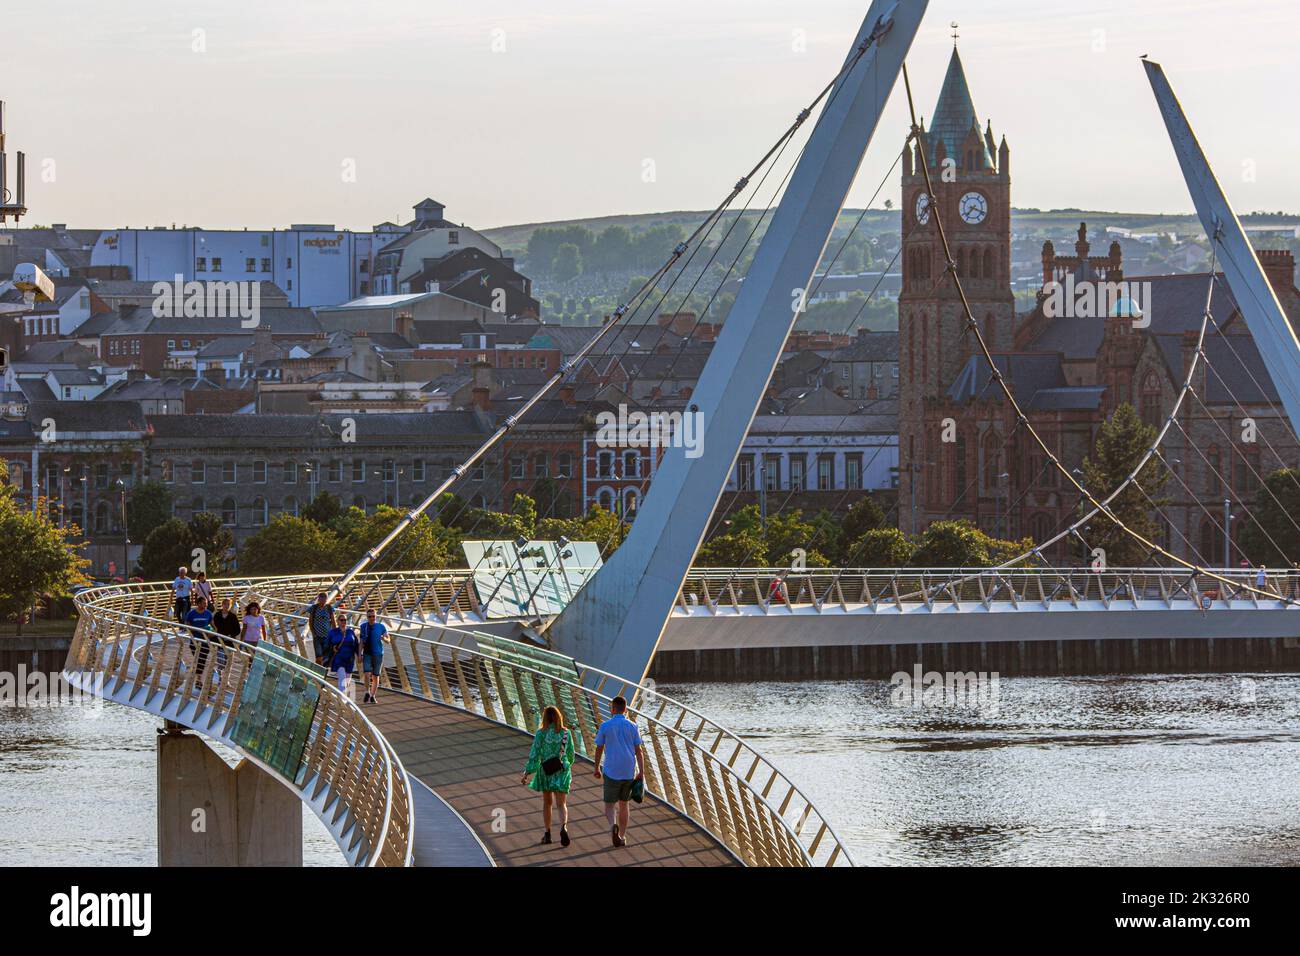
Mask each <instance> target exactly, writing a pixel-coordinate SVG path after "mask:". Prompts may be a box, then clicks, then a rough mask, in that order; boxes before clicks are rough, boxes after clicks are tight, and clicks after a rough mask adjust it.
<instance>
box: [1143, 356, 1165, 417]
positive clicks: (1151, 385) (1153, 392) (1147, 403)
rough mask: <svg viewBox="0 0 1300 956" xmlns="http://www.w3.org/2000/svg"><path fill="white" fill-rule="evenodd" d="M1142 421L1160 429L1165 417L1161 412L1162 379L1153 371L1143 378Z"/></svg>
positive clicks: (1149, 371)
mask: <svg viewBox="0 0 1300 956" xmlns="http://www.w3.org/2000/svg"><path fill="white" fill-rule="evenodd" d="M1141 401H1142V421H1144V422H1146V423H1147V424H1148V425H1150V426H1152V427H1153V428H1159V427H1160V422H1161V420H1162V419H1163V417H1164V415H1163V412H1162V411H1161V408H1160V406H1161V390H1160V378H1159V376H1157V375H1156V373H1155V372H1154V371H1152V370H1148V371H1147V373H1146V374H1145V375H1143V376H1142V399H1141Z"/></svg>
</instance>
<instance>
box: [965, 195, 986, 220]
mask: <svg viewBox="0 0 1300 956" xmlns="http://www.w3.org/2000/svg"><path fill="white" fill-rule="evenodd" d="M959 211H960V212H961V218H962V221H963V222H967V223H969V224H970V225H972V226H973V225H975V224H976V223H979V222H983V221H984V217H985V216H987V215H988V214H989V201H988V200H987V199H985V198H984V197H983V195H981V194H980V193H977V192H969V193H966V195H964V196H962V197H961V206H960V207H959Z"/></svg>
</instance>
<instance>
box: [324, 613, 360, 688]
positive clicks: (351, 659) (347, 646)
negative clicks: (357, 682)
mask: <svg viewBox="0 0 1300 956" xmlns="http://www.w3.org/2000/svg"><path fill="white" fill-rule="evenodd" d="M328 640H329V650H328V651H327V652H326V657H327V658H328V659H329V663H327V664H326V665H325V667H326V669H327V670H328V671H329V672H330V673H331V674H333V675H334V676H335V677H336V678H337V679H338V683H339V690H340V691H342V692H343V693H344V694H346V693H348V690H349V688H350V687H351V684H352V672H353V671H354V670H356V666H357V655H358V654H359V653H360V650H361V644H360V642H358V641H357V632H356V631H354V630H352V628H351V627H349V626H348V619H347V618H346V617H345V616H344V615H343V613H342V612H341V611H340V612H339V613H338V614H335V615H334V627H333V628H331V629H330V632H329V636H328Z"/></svg>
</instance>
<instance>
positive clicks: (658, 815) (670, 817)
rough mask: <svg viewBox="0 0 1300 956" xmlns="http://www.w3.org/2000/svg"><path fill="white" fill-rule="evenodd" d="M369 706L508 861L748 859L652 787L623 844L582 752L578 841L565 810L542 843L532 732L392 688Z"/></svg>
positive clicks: (424, 777)
mask: <svg viewBox="0 0 1300 956" xmlns="http://www.w3.org/2000/svg"><path fill="white" fill-rule="evenodd" d="M362 706H363V708H364V710H365V713H366V716H368V717H369V718H370V719H371V721H373V722H374V724H375V726H376V727H378V728H379V730H380V732H381V733H383V734H384V736H385V737H387V738H388V741H389V743H390V744H392V746H393V749H394V750H396V751H397V754H398V756H399V757H400V758H401V760H402V763H403V765H404V766H405V767H406V770H407V773H409V774H410V775H411V776H413V777H417V778H419V779H420V780H421V781H423V782H424V783H425V784H427V785H428V786H429V787H430V788H432V789H433V790H434V791H436V792H437V794H438V795H439V796H440V797H442V799H443V800H445V801H446V802H447V803H448V804H450V805H451V806H452V807H453V808H455V810H456V811H457V812H458V813H459V814H460V815H461V816H462V817H463V818H464V819H465V821H466V823H468V824H469V826H470V827H471V828H472V829H473V830H474V831H475V833H477V834H478V837H479V839H480V840H481V841H482V843H483V845H484V846H485V847H486V848H487V851H488V853H489V854H491V856H492V859H493V860H494V861H495V862H496V864H497V865H498V866H736V865H738V862H737V860H736V858H735V857H734V856H732V855H731V853H730V852H728V851H727V849H726V848H725V847H723V846H722V844H720V843H719V842H718V841H717V840H715V839H714V838H713V837H712V836H711V835H709V833H707V832H706V831H705V830H703V829H702V828H701V827H699V826H698V825H696V824H695V823H693V822H692V821H691V820H689V819H687V818H686V817H684V816H682V815H681V814H679V813H677V811H675V810H673V809H672V808H671V807H669V806H667V805H666V804H663V803H661V802H659V801H658V800H655V799H654V798H652V797H650V796H647V797H646V801H645V803H642V804H633V805H632V820H631V825H630V827H629V830H628V843H627V846H625V847H620V848H617V849H616V848H615V847H613V846H612V845H611V843H610V834H609V827H608V826H607V825H606V823H605V812H604V805H603V803H602V802H601V782H600V781H599V780H597V779H596V778H595V777H593V776H592V773H591V763H590V761H587V760H585V759H584V758H582V757H579V759H578V762H577V763H575V764H574V767H573V790H572V792H571V793H570V794H569V835H570V836H571V837H572V838H573V843H572V845H571V846H569V847H568V848H565V847H562V846H560V842H559V838H560V826H559V818H558V816H557V817H556V819H555V821H554V822H553V824H552V829H551V836H552V838H553V839H554V840H555V842H554V843H553V844H551V845H549V846H542V845H540V844H539V843H538V841H539V840H540V839H541V836H542V816H541V797H540V796H538V795H537V794H536V793H534V792H533V791H532V790H529V789H527V788H526V787H523V786H521V785H520V783H519V776H520V774H521V773H523V769H524V763H525V762H526V760H527V759H528V750H529V746H530V744H531V738H530V737H529V736H528V735H527V734H524V733H522V732H520V731H518V730H515V729H514V728H511V727H506V726H504V725H502V724H497V723H494V722H492V721H489V720H487V719H485V718H483V717H480V716H478V715H476V714H471V713H467V712H466V711H463V710H459V709H457V708H453V707H448V706H446V705H443V704H438V703H433V702H431V701H426V700H421V699H419V698H416V697H411V696H407V695H405V694H401V693H398V692H395V691H391V690H390V691H385V692H383V693H382V694H381V696H380V699H379V703H377V704H364V705H362ZM494 824H495V826H494ZM417 839H418V834H417Z"/></svg>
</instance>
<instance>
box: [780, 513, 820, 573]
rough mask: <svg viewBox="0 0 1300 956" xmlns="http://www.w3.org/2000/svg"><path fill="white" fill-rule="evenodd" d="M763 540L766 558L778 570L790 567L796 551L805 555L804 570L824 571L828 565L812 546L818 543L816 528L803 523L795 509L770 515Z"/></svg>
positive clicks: (808, 523) (801, 514)
mask: <svg viewBox="0 0 1300 956" xmlns="http://www.w3.org/2000/svg"><path fill="white" fill-rule="evenodd" d="M763 539H764V542H765V544H766V547H765V549H764V550H765V552H766V553H767V556H768V558H769V559H770V560H772V561H773V562H775V563H776V564H777V565H779V566H781V567H785V566H787V565H791V566H792V562H793V561H794V560H795V557H796V552H798V551H802V552H804V554H803V561H804V566H805V567H809V568H824V567H826V566H828V565H829V564H830V562H829V561H828V560H826V556H825V555H824V554H822V552H821V551H820V550H818V549H817V548H815V547H813V545H814V544H815V543H816V542H817V528H816V526H814V525H813V524H811V523H810V522H807V521H805V520H804V518H803V512H802V511H801V510H799V509H798V508H795V509H793V510H791V511H782V512H779V513H777V514H775V515H771V516H769V517H768V519H767V528H766V529H765V531H764V534H763Z"/></svg>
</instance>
